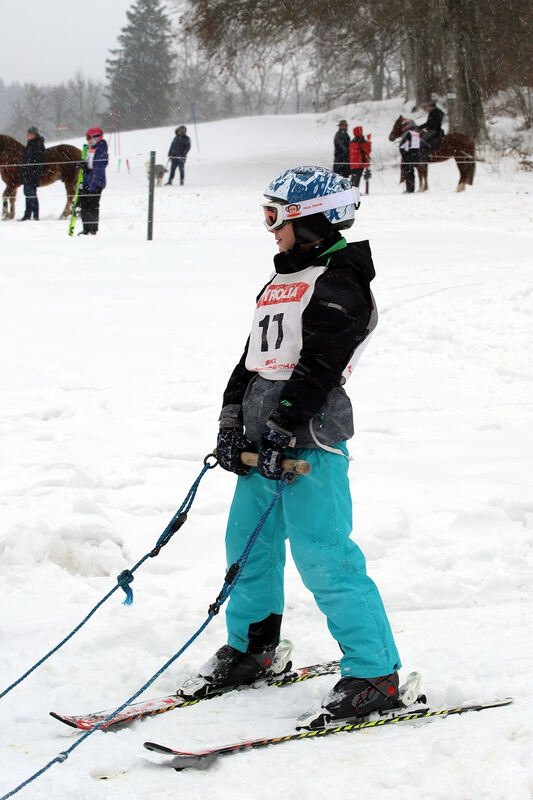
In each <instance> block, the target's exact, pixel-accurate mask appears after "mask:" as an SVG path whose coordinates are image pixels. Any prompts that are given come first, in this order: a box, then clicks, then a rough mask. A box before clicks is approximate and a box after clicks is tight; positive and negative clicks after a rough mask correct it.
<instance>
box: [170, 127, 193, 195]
mask: <svg viewBox="0 0 533 800" xmlns="http://www.w3.org/2000/svg"><path fill="white" fill-rule="evenodd" d="M175 134H176V135H175V136H174V138H173V140H172V143H171V145H170V148H169V151H168V157H169V158H170V175H169V176H168V181H167V182H166V184H165V186H172V181H173V180H174V175H175V174H176V169H179V172H180V186H183V184H184V182H185V161H186V159H187V153H188V152H189V150H190V149H191V140H190V139H189V137H188V136H187V128H186V127H185V125H180V126H179V128H176V130H175Z"/></svg>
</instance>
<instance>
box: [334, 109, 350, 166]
mask: <svg viewBox="0 0 533 800" xmlns="http://www.w3.org/2000/svg"><path fill="white" fill-rule="evenodd" d="M333 172H336V173H337V175H342V177H343V178H348V177H349V176H350V137H349V135H348V123H347V122H346V120H345V119H341V120H340V122H339V129H338V131H337V133H336V134H335V136H334V137H333Z"/></svg>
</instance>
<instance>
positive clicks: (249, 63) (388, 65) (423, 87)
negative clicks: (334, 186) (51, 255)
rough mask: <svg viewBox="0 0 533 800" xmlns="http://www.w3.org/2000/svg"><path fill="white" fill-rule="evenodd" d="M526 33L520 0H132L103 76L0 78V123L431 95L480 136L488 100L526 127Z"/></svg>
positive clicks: (528, 20)
mask: <svg viewBox="0 0 533 800" xmlns="http://www.w3.org/2000/svg"><path fill="white" fill-rule="evenodd" d="M532 34H533V5H532V4H531V2H530V0H506V2H505V3H500V2H499V1H498V2H497V0H402V2H401V3H400V2H398V0H359V1H358V2H356V0H290V2H289V0H166V4H165V3H164V2H163V1H162V0H136V1H135V2H132V5H131V7H130V10H129V11H128V12H127V24H126V25H125V26H124V27H123V29H122V31H121V32H120V34H119V36H118V47H117V48H116V49H114V50H112V51H110V54H109V58H108V60H107V62H106V81H105V83H104V82H102V83H95V82H94V81H89V80H86V79H85V78H84V77H83V76H82V75H77V76H76V77H75V78H73V79H72V80H69V81H68V83H64V84H60V85H55V86H39V85H37V84H34V83H31V84H25V85H24V86H20V85H19V84H14V85H10V86H5V85H4V84H3V83H2V82H1V81H0V126H1V129H2V130H3V131H5V132H7V133H10V134H11V135H14V136H16V137H18V138H21V136H22V134H23V133H24V132H25V130H26V128H27V126H28V125H29V124H37V125H39V127H40V130H41V131H42V132H43V133H44V134H45V136H46V137H47V138H48V139H53V138H59V137H61V138H66V134H65V133H64V132H63V130H62V129H63V127H64V126H68V129H67V130H68V131H69V133H70V135H71V136H75V135H76V136H77V135H80V134H82V133H83V132H84V131H85V129H86V127H87V126H88V125H94V124H99V125H101V126H102V127H103V128H104V129H106V130H110V128H111V127H112V125H111V120H112V113H113V112H114V111H115V110H117V111H118V114H119V120H120V126H121V128H122V129H128V128H130V129H131V128H143V127H156V126H158V125H166V124H177V123H178V122H184V121H187V120H190V119H191V116H192V115H193V114H195V115H196V118H197V119H198V120H208V119H217V118H222V117H230V116H236V115H249V114H264V113H274V114H275V113H291V112H303V111H321V110H326V109H328V108H332V107H335V106H341V105H344V104H347V103H356V102H360V101H363V100H382V99H385V98H389V97H395V96H401V97H403V99H405V100H406V101H408V102H409V103H411V104H412V108H413V110H415V109H421V108H422V107H423V106H424V105H425V104H426V103H427V101H428V100H429V99H430V98H432V97H436V98H438V99H439V101H440V103H441V104H442V105H443V106H444V107H445V110H446V112H447V117H446V122H447V124H448V127H449V129H450V130H459V131H462V132H463V133H470V134H472V135H474V136H475V137H476V138H477V139H478V141H483V139H485V138H486V136H487V132H486V124H485V109H486V108H487V107H491V108H492V110H495V111H496V110H499V111H501V112H503V113H507V114H511V115H512V116H513V117H515V118H516V120H517V127H520V126H521V127H522V128H523V129H530V128H531V126H532V122H533V109H532V86H533V59H532V55H533V53H532ZM115 119H116V117H115ZM60 131H61V133H60Z"/></svg>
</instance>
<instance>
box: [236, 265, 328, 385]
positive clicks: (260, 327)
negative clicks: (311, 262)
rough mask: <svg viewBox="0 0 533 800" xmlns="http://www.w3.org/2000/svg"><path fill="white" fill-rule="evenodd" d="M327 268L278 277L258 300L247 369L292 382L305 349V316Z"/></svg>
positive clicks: (266, 376)
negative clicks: (303, 336) (291, 379)
mask: <svg viewBox="0 0 533 800" xmlns="http://www.w3.org/2000/svg"><path fill="white" fill-rule="evenodd" d="M325 270H326V267H307V269H303V270H300V271H299V272H294V273H292V274H291V275H278V274H276V275H275V276H274V278H273V279H272V281H271V282H270V283H269V284H268V286H267V287H266V289H265V290H264V292H263V293H262V295H261V297H260V298H259V300H258V301H257V306H256V309H255V313H254V320H253V324H252V332H251V334H250V342H249V345H248V354H247V357H246V369H248V370H250V371H251V372H259V373H260V375H262V376H263V378H267V379H269V380H276V381H279V380H285V381H286V380H288V379H289V378H290V376H291V373H292V371H293V369H294V367H295V366H296V364H297V363H298V360H299V358H300V352H301V349H302V314H303V312H304V311H305V309H306V308H307V306H308V305H309V301H310V300H311V297H312V296H313V292H314V289H315V283H316V281H317V280H318V278H319V277H320V275H322V273H323V272H324V271H325Z"/></svg>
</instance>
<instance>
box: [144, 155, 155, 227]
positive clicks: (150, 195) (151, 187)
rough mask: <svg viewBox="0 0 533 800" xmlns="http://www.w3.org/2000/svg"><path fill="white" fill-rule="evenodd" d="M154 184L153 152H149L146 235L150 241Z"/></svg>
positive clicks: (152, 225)
mask: <svg viewBox="0 0 533 800" xmlns="http://www.w3.org/2000/svg"><path fill="white" fill-rule="evenodd" d="M154 183H155V150H151V151H150V177H149V180H148V234H147V237H146V238H147V239H148V241H149V242H151V241H152V238H153V237H152V234H153V230H154Z"/></svg>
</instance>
